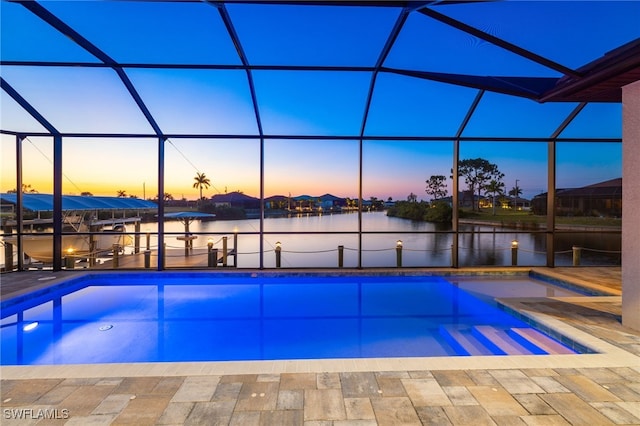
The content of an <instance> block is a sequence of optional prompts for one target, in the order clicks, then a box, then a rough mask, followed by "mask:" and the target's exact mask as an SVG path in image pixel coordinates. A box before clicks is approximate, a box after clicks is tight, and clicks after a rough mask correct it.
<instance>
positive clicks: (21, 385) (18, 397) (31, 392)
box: [0, 379, 62, 405]
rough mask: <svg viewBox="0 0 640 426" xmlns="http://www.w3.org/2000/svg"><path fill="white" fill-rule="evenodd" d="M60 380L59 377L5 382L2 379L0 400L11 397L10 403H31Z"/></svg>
mask: <svg viewBox="0 0 640 426" xmlns="http://www.w3.org/2000/svg"><path fill="white" fill-rule="evenodd" d="M61 382H62V380H60V379H35V380H20V381H17V382H13V383H7V382H6V381H5V380H3V381H2V388H1V389H0V394H1V395H2V401H4V400H5V399H7V398H11V403H12V405H16V404H31V403H34V402H36V401H37V400H38V398H40V397H42V395H44V394H45V393H47V392H49V391H51V390H52V389H54V388H55V387H56V386H58V385H59V384H60V383H61Z"/></svg>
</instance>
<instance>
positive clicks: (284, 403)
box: [276, 389, 304, 410]
mask: <svg viewBox="0 0 640 426" xmlns="http://www.w3.org/2000/svg"><path fill="white" fill-rule="evenodd" d="M276 408H277V409H278V410H302V409H303V408H304V391H303V390H302V389H295V390H288V389H284V390H283V389H280V391H279V392H278V402H277V404H276Z"/></svg>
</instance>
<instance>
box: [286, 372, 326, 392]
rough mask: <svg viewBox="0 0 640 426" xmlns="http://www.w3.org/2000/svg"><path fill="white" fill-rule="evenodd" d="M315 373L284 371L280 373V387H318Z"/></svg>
mask: <svg viewBox="0 0 640 426" xmlns="http://www.w3.org/2000/svg"><path fill="white" fill-rule="evenodd" d="M317 388H318V378H317V376H316V374H315V373H283V374H281V375H280V389H317Z"/></svg>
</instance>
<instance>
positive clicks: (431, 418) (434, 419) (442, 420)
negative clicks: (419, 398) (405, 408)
mask: <svg viewBox="0 0 640 426" xmlns="http://www.w3.org/2000/svg"><path fill="white" fill-rule="evenodd" d="M416 412H417V413H418V418H420V421H422V424H423V425H430V426H432V425H433V426H451V421H450V420H449V417H447V414H446V413H445V412H444V408H443V407H416Z"/></svg>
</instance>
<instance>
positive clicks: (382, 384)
mask: <svg viewBox="0 0 640 426" xmlns="http://www.w3.org/2000/svg"><path fill="white" fill-rule="evenodd" d="M376 380H377V382H378V387H379V388H380V390H379V392H378V393H379V396H385V397H389V396H407V391H406V390H405V389H404V386H403V385H402V379H400V378H395V377H377V378H376Z"/></svg>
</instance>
